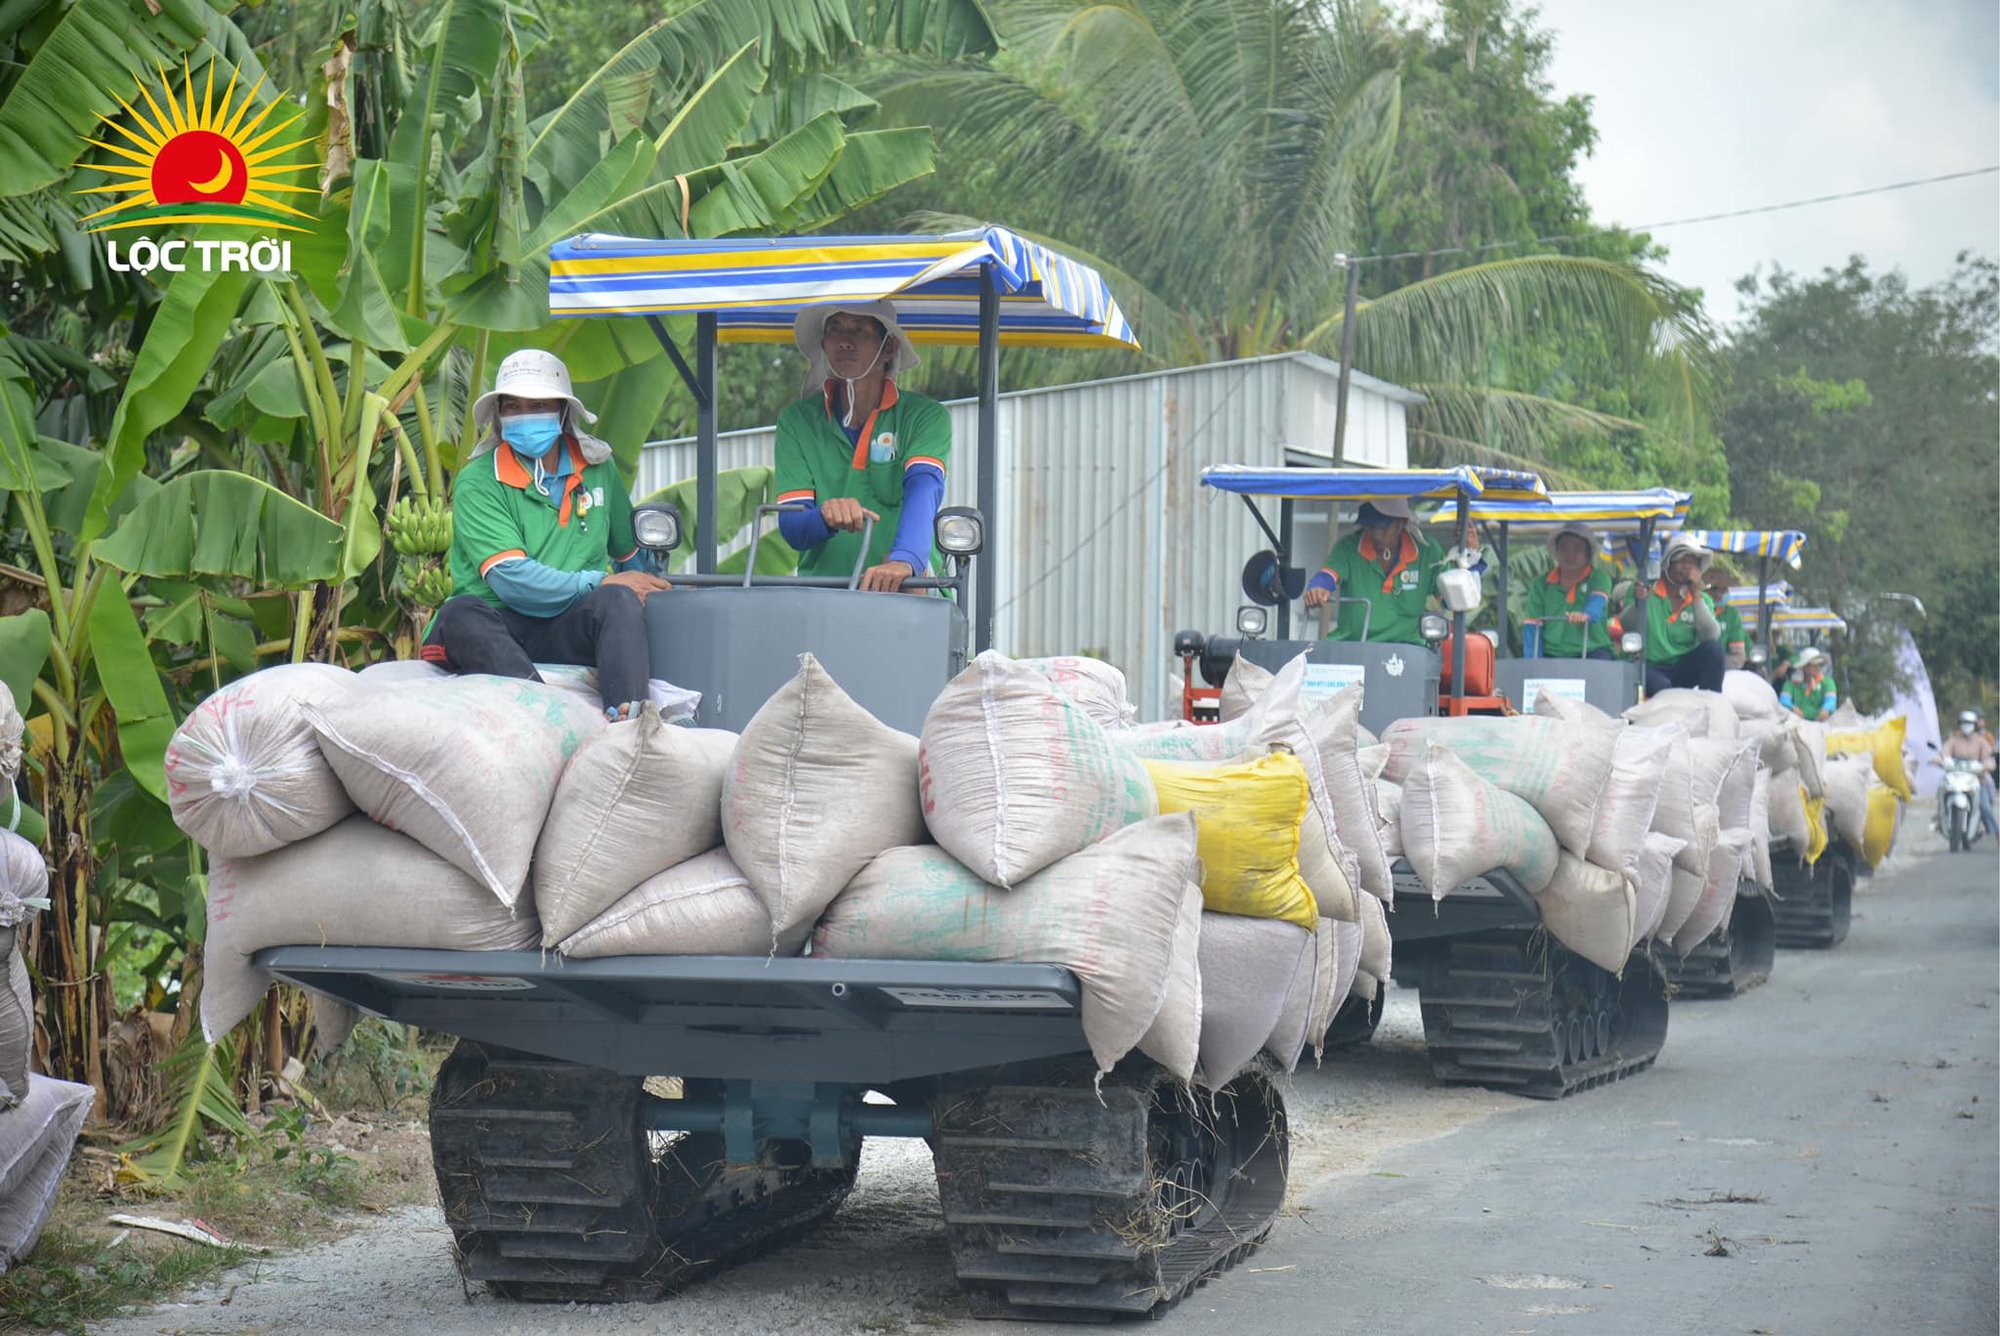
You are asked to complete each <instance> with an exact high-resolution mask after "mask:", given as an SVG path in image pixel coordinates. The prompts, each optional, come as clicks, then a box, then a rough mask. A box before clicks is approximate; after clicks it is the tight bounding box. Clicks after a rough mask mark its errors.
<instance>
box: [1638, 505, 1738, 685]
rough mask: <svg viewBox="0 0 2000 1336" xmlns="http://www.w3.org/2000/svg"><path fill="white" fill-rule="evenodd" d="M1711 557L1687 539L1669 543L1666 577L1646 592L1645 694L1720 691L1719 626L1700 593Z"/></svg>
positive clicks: (1709, 603) (1704, 592)
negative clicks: (1674, 690)
mask: <svg viewBox="0 0 2000 1336" xmlns="http://www.w3.org/2000/svg"><path fill="white" fill-rule="evenodd" d="M1714 558H1715V554H1714V553H1712V552H1710V551H1709V550H1708V549H1707V548H1705V547H1703V546H1702V545H1701V540H1699V539H1697V538H1695V537H1694V536H1692V535H1691V534H1685V533H1677V534H1675V535H1674V536H1673V537H1672V538H1670V539H1668V540H1667V551H1666V557H1665V560H1664V561H1663V562H1662V563H1661V564H1662V566H1663V567H1664V569H1665V571H1666V574H1664V575H1662V576H1661V577H1660V578H1659V579H1658V580H1656V581H1654V583H1653V587H1652V588H1651V589H1650V590H1648V591H1647V592H1646V694H1647V695H1649V696H1651V695H1655V694H1657V693H1658V692H1662V691H1665V690H1667V689H1668V688H1670V687H1697V688H1699V689H1701V690H1703V691H1720V690H1722V674H1723V671H1724V669H1725V668H1726V666H1727V665H1726V663H1725V661H1724V659H1723V651H1722V622H1721V620H1720V619H1719V618H1717V617H1716V615H1715V604H1714V603H1713V602H1712V601H1711V600H1710V599H1709V596H1708V591H1707V590H1706V589H1704V588H1702V583H1701V577H1702V575H1703V573H1705V572H1706V571H1707V570H1708V566H1709V563H1710V562H1711V561H1713V560H1714Z"/></svg>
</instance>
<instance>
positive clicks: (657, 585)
mask: <svg viewBox="0 0 2000 1336" xmlns="http://www.w3.org/2000/svg"><path fill="white" fill-rule="evenodd" d="M604 583H605V584H607V585H612V586H615V587H616V588H619V589H629V590H631V591H632V592H633V593H635V594H637V595H638V596H639V606H641V607H644V606H645V604H646V595H648V594H657V593H659V592H660V591H661V590H662V589H672V588H673V586H672V585H670V584H668V583H667V582H666V581H665V580H662V579H661V578H660V577H659V576H657V575H648V574H646V573H645V572H644V571H619V572H618V573H617V574H616V575H607V576H605V577H604Z"/></svg>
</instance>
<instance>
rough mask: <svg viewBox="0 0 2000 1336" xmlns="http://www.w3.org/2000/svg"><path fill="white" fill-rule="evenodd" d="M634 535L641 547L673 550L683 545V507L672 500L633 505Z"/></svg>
mask: <svg viewBox="0 0 2000 1336" xmlns="http://www.w3.org/2000/svg"><path fill="white" fill-rule="evenodd" d="M632 536H633V537H634V538H636V539H638V541H639V546H641V547H644V548H650V549H651V550H652V551H655V552H671V551H673V550H674V549H675V548H677V547H679V546H680V545H681V508H680V507H679V506H677V505H675V504H673V502H671V501H656V502H653V503H651V504H650V505H644V506H634V507H632Z"/></svg>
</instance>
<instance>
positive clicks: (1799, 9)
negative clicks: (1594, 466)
mask: <svg viewBox="0 0 2000 1336" xmlns="http://www.w3.org/2000/svg"><path fill="white" fill-rule="evenodd" d="M1531 2H1532V3H1535V4H1536V7H1538V8H1539V9H1540V11H1541V20H1540V22H1541V26H1542V27H1543V28H1545V29H1547V30H1549V31H1551V32H1553V33H1554V35H1555V43H1556V46H1555V55H1554V59H1553V61H1552V62H1551V67H1550V71H1549V77H1550V80H1551V82H1552V83H1553V85H1554V91H1555V92H1556V93H1557V94H1558V95H1568V94H1571V93H1583V94H1588V95H1589V96H1590V97H1591V98H1592V99H1593V103H1594V106H1593V115H1592V119H1593V122H1594V123H1595V125H1596V127H1597V131H1598V144H1597V149H1596V151H1595V153H1594V155H1593V156H1592V157H1591V158H1589V159H1587V160H1586V161H1585V162H1584V163H1583V164H1582V165H1581V167H1580V169H1579V170H1578V172H1577V177H1578V179H1579V180H1580V181H1581V182H1582V184H1583V187H1584V192H1585V194H1586V196H1587V197H1588V198H1589V200H1590V205H1591V212H1592V214H1593V216H1594V217H1595V218H1597V219H1598V221H1600V222H1603V223H1607V224H1608V223H1616V224H1620V225H1627V226H1631V225H1638V224H1644V223H1651V222H1657V221H1660V220H1663V219H1671V218H1684V217H1688V216H1691V215H1698V214H1709V213H1721V212H1725V211H1728V210H1732V209H1740V208H1748V207H1753V206H1756V205H1763V204H1777V203H1782V202H1784V201H1787V200H1793V199H1800V198H1805V197H1809V196H1815V195H1830V194H1835V193H1838V192H1841V191H1846V190H1857V189H1863V188H1867V187H1871V186H1879V185H1886V184H1888V183H1890V182H1895V181H1908V180H1913V179H1915V178H1919V177H1926V176H1936V175H1941V174H1943V173H1946V172H1955V171H1964V170H1967V169H1970V168H1976V167H1987V166H1992V165H1995V164H2000V5H1996V4H1995V3H1994V0H1672V2H1671V3H1664V4H1663V3H1660V2H1659V0H1531ZM1654 239H1655V240H1657V241H1659V242H1661V243H1663V244H1665V245H1666V246H1667V247H1668V250H1669V254H1668V258H1667V260H1666V262H1665V265H1664V268H1665V271H1666V274H1667V277H1669V278H1670V279H1673V280H1674V281H1675V282H1678V283H1681V284H1683V285H1685V286H1690V287H1699V288H1701V289H1702V290H1703V294H1704V297H1705V300H1706V304H1707V307H1708V311H1709V314H1710V316H1711V318H1713V319H1715V320H1717V321H1718V322H1721V323H1725V324H1726V323H1729V322H1731V321H1733V320H1734V319H1735V318H1736V317H1737V315H1738V313H1739V311H1740V299H1739V297H1738V294H1737V293H1736V291H1735V282H1736V280H1737V279H1738V278H1740V277H1741V276H1742V275H1744V274H1746V273H1749V272H1750V271H1751V270H1753V269H1756V268H1758V267H1759V266H1760V265H1761V266H1763V267H1764V268H1765V269H1766V270H1767V271H1768V269H1769V268H1770V267H1771V266H1772V265H1773V264H1774V263H1775V264H1779V265H1782V266H1783V267H1785V268H1786V269H1789V270H1792V271H1794V272H1804V273H1808V274H1816V273H1818V272H1819V271H1820V270H1821V269H1822V268H1825V267H1827V266H1830V265H1831V266H1836V267H1837V266H1840V265H1843V264H1845V263H1846V261H1847V259H1848V257H1849V256H1850V255H1854V254H1857V253H1858V254H1860V255H1863V256H1866V257H1867V259H1868V262H1869V265H1870V268H1871V269H1887V268H1890V267H1892V266H1893V267H1897V268H1900V269H1902V270H1903V272H1904V273H1905V274H1906V275H1908V276H1909V278H1910V279H1911V281H1912V282H1914V283H1917V284H1924V283H1929V282H1934V281H1936V280H1938V279H1940V278H1943V277H1945V276H1946V275H1947V274H1949V273H1950V271H1951V268H1952V261H1953V257H1954V256H1955V255H1956V254H1957V253H1958V252H1959V251H1961V250H1973V251H1976V252H1979V253H1982V254H1985V255H1988V256H1994V257H1996V258H2000V175H1988V176H1983V177H1974V178H1972V179H1969V180H1963V181H1952V182H1947V183H1944V184H1941V185H1932V186H1923V187H1919V188H1917V189H1914V190H1905V191H1899V192H1896V193H1893V194H1884V195H1875V196H1871V197H1867V198H1863V199H1856V200H1846V201H1841V202H1838V203H1832V204H1819V205H1813V206H1811V207H1809V208H1803V209H1794V210H1788V211H1786V212H1782V213H1774V214H1767V215H1764V216H1761V217H1753V218H1740V219H1730V220H1727V221H1723V222H1713V223H1699V224H1694V225H1691V226H1686V227H1669V228H1662V229H1660V230H1658V231H1657V232H1655V233H1654Z"/></svg>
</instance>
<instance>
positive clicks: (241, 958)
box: [201, 816, 541, 1043]
mask: <svg viewBox="0 0 2000 1336" xmlns="http://www.w3.org/2000/svg"><path fill="white" fill-rule="evenodd" d="M540 938H541V929H540V928H539V927H538V926H537V925H536V923H535V919H534V916H533V915H532V914H521V915H517V914H515V913H513V912H511V911H510V910H509V909H508V908H507V907H506V906H504V905H501V904H499V903H497V902H496V901H495V900H494V898H493V896H492V894H491V893H490V891H489V890H488V889H487V888H486V887H485V886H483V885H482V884H480V883H479V882H478V881H476V880H475V879H473V878H472V877H470V876H468V875H467V874H466V873H465V872H464V871H463V870H461V869H460V868H458V867H456V866H454V865H453V864H451V863H449V862H447V861H446V860H445V859H443V858H441V857H439V856H438V855H437V854H435V853H433V852H432V851H430V850H429V849H426V848H425V847H424V846H423V845H421V844H419V843H417V841H415V840H413V839H410V838H408V837H407V836H403V835H398V834H397V833H396V832H395V831H393V830H388V829H386V828H384V827H382V826H378V825H376V824H375V823H374V822H372V821H370V820H369V819H368V818H367V817H365V816H351V817H348V818H347V819H346V820H345V821H342V822H341V823H340V824H339V825H337V826H334V827H333V828H332V829H331V830H326V831H322V832H320V833H319V834H317V835H315V836H313V837H312V838H311V839H309V840H301V841H299V842H298V843H297V844H288V845H286V846H284V847H283V848H282V849H274V850H272V851H271V852H270V853H268V854H259V855H258V856H257V857H255V858H218V859H216V860H215V862H214V863H213V864H212V865H211V867H210V869H209V878H208V937H207V942H206V944H205V946H204V954H203V958H202V968H203V971H204V973H203V977H202V987H201V1029H202V1033H203V1034H204V1035H205V1036H206V1037H207V1038H208V1041H209V1042H210V1043H214V1042H215V1041H216V1040H217V1039H220V1038H221V1037H222V1036H223V1035H226V1034H228V1033H229V1032H230V1031H231V1030H233V1029H235V1028H236V1025H237V1023H238V1022H239V1021H241V1020H242V1019H243V1018H244V1017H245V1016H248V1015H249V1014H250V1012H251V1009H252V1008H254V1007H255V1006H256V1005H257V1003H258V1001H259V1000H260V999H261V998H262V997H263V996H264V992H265V990H266V989H267V988H269V987H270V984H271V979H270V976H269V975H267V974H265V973H264V971H262V970H260V969H255V968H253V967H252V966H251V964H250V957H251V956H253V955H255V954H256V953H257V952H259V951H261V950H263V949H264V948H265V947H267V946H397V947H435V948H439V949H445V950H453V951H505V950H522V949H530V948H532V947H533V946H534V945H535V943H536V942H537V941H538V940H540Z"/></svg>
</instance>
